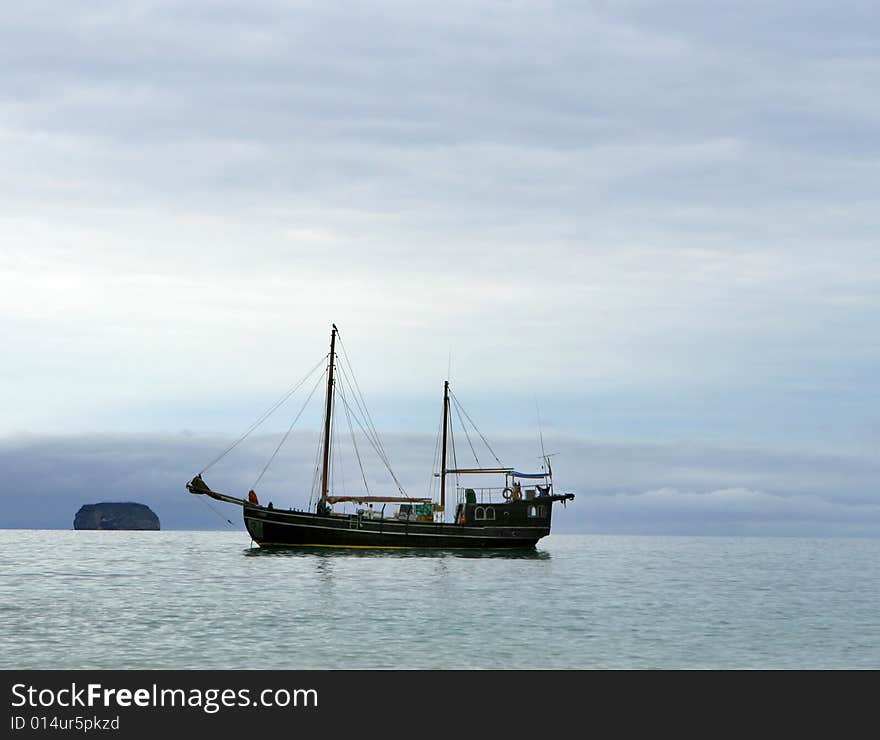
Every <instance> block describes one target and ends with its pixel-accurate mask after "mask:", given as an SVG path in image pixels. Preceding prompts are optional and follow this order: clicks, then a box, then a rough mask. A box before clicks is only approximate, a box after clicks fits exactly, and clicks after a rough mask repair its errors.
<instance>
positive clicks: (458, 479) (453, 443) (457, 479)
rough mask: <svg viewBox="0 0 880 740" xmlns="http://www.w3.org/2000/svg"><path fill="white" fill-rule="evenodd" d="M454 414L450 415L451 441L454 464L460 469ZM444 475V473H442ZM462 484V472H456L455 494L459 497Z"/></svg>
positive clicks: (454, 466) (456, 468)
mask: <svg viewBox="0 0 880 740" xmlns="http://www.w3.org/2000/svg"><path fill="white" fill-rule="evenodd" d="M453 426H454V425H453V423H452V414H450V415H449V441H450V443H451V445H452V465H453V469H454V470H458V456H457V455H456V454H455V432H454V431H453ZM441 475H442V473H441ZM460 486H461V474H460V473H456V474H455V494H456V499H457V498H458V489H459V488H460Z"/></svg>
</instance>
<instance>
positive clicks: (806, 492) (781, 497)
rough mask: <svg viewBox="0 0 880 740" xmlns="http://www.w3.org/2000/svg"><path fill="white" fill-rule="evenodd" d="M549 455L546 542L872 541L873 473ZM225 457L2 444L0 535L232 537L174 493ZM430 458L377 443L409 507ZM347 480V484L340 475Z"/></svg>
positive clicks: (278, 492)
mask: <svg viewBox="0 0 880 740" xmlns="http://www.w3.org/2000/svg"><path fill="white" fill-rule="evenodd" d="M315 441H316V434H309V433H305V432H302V433H299V434H295V435H293V437H292V438H291V440H290V441H289V443H288V444H287V445H286V446H285V447H284V448H283V449H282V453H281V454H280V456H279V458H278V459H277V462H276V463H275V464H273V466H272V467H271V468H270V472H269V473H268V474H267V476H266V478H265V479H264V480H263V481H262V482H261V484H260V486H258V492H259V494H260V497H261V500H262V501H263V502H264V503H266V502H267V501H269V500H272V501H273V503H274V504H275V505H276V506H279V507H284V508H286V507H294V508H304V507H305V506H306V505H307V503H308V498H309V489H310V483H311V481H312V474H313V466H314V461H315V456H314V450H315V447H314V445H315ZM555 441H556V445H555V447H554V449H555V450H557V451H558V452H559V455H558V456H557V457H556V458H554V459H555V460H556V463H555V470H554V472H555V475H556V481H557V485H558V486H559V487H560V488H561V489H563V490H566V491H573V492H575V493H576V494H577V499H576V500H575V502H574V503H572V504H570V505H569V506H568V507H567V508H566V509H565V510H562V509H560V511H559V516H558V518H557V520H556V524H555V525H554V531H559V532H595V533H640V534H717V535H781V536H790V535H791V536H794V535H798V536H866V537H877V536H880V503H878V501H877V498H876V494H875V490H876V485H875V484H876V480H877V479H878V475H880V462H878V461H877V460H876V459H871V458H867V457H855V456H843V455H829V454H823V453H813V454H806V453H803V452H783V451H770V450H754V449H751V450H750V449H736V448H723V447H712V446H706V445H696V444H684V443H680V444H675V445H673V444H665V445H663V444H635V443H616V444H609V443H600V442H593V441H584V440H577V439H561V438H557V439H556V440H555ZM226 443H227V440H220V439H217V438H212V439H205V438H199V437H192V436H187V435H173V436H158V435H131V436H111V435H101V436H79V437H75V438H65V437H46V438H33V437H31V438H21V439H6V440H4V441H3V442H2V443H0V470H3V474H4V480H3V486H2V491H0V497H2V499H0V502H2V511H3V515H2V519H0V525H2V526H3V527H5V528H45V527H48V528H64V529H69V528H71V527H72V521H73V515H74V514H75V512H76V510H77V509H78V508H79V506H80V505H81V504H82V503H87V502H94V501H120V500H134V501H138V502H141V503H145V504H147V505H149V506H150V507H151V508H152V509H153V510H154V511H155V512H156V513H157V514H158V516H159V517H160V519H161V521H162V524H163V527H165V528H170V529H213V528H219V527H226V526H228V525H227V524H226V523H225V519H227V518H228V519H230V520H232V522H233V524H234V525H235V526H236V527H241V514H240V511H239V510H238V509H237V508H236V507H232V506H224V505H219V504H212V505H213V507H214V510H211V509H210V508H209V507H207V506H205V505H204V503H203V502H204V499H202V498H200V497H196V496H193V495H191V494H189V493H187V492H186V491H185V490H184V484H185V483H186V481H188V480H189V479H190V478H191V477H192V476H193V475H194V474H195V472H197V471H198V469H199V468H200V467H201V466H202V465H205V464H207V462H208V461H209V460H211V459H212V458H213V457H214V456H215V455H216V453H217V452H218V451H219V450H222V449H223V448H224V447H225V445H226ZM276 443H277V439H276V438H275V437H269V436H266V437H260V438H257V439H253V440H249V441H248V442H246V443H245V445H243V446H242V447H240V448H238V449H236V450H235V451H234V452H233V453H231V454H230V455H229V456H228V458H224V460H223V462H222V463H220V464H218V465H217V466H216V467H215V468H212V469H211V470H209V471H208V472H207V473H206V474H205V479H206V480H207V481H208V482H209V483H210V484H211V485H212V487H214V488H216V489H217V490H221V491H225V492H229V493H233V494H237V495H244V494H245V493H246V491H247V490H248V489H249V488H250V486H251V485H253V481H254V480H255V478H256V476H257V474H258V473H259V471H260V469H261V468H262V466H263V464H264V463H265V461H266V459H267V458H268V456H269V455H270V454H271V451H272V450H273V449H274V447H275V444H276ZM433 444H434V440H433V438H428V437H427V436H417V435H391V436H390V437H388V438H387V439H386V440H385V446H386V448H387V449H388V452H389V454H390V456H391V459H392V463H393V464H394V468H395V471H396V472H397V474H398V476H399V478H400V479H401V482H402V483H403V485H404V487H405V489H406V490H407V491H408V492H409V493H410V494H411V495H423V494H424V492H425V491H428V490H429V488H428V486H429V484H430V480H431V473H430V471H431V455H432V449H433ZM534 446H535V443H534V441H531V440H528V441H527V440H522V439H514V438H508V439H504V440H501V441H500V444H499V445H497V449H498V452H499V454H500V455H501V456H502V459H503V460H505V461H512V460H513V459H516V460H519V461H527V460H530V459H533V458H534V452H535V449H534ZM337 475H338V473H337ZM368 476H369V478H368V480H369V482H370V485H371V488H372V490H373V491H377V490H378V491H381V490H383V486H385V487H388V486H389V484H390V481H388V480H386V478H387V476H381V475H376V476H374V475H371V474H370V473H369V466H368ZM348 480H349V483H350V484H351V485H358V484H359V478H358V473H357V470H356V468H355V467H354V466H353V463H352V467H351V469H350V470H349V479H348ZM359 490H360V489H359ZM388 492H391V489H390V487H389V488H388ZM218 513H219V515H218Z"/></svg>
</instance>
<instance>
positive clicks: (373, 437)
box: [340, 371, 391, 470]
mask: <svg viewBox="0 0 880 740" xmlns="http://www.w3.org/2000/svg"><path fill="white" fill-rule="evenodd" d="M340 377H341V378H342V380H343V382H344V383H346V384H347V385H348V389H349V391H350V392H351V394H352V397H353V398H354V401H355V403H357V395H356V394H355V390H354V387H353V386H352V384H351V380H350V377H349V373H347V372H345V371H343V372H342V373H341V374H340ZM348 408H349V409H350V410H351V413H352V415H353V416H354V418H355V420H356V421H357V422H358V426H360V427H361V431H363V433H364V436H365V437H366V438H367V441H368V442H369V443H370V444H371V445H372V447H373V449H374V450H375V451H376V454H377V455H378V456H379V459H380V460H381V461H382V462H383V463H384V464H385V467H386V468H388V469H389V470H391V460H390V459H389V458H388V453H387V452H385V448H384V447H383V446H382V440H381V439H380V438H379V433H378V432H377V431H376V429H375V427H373V428H372V429H370V428H369V423H368V422H367V420H366V419H364V417H363V416H361V417H358V414H357V412H356V411H355V409H353V408H352V407H351V405H349V407H348ZM358 409H361V407H360V405H358ZM361 419H363V424H362V423H361ZM364 425H367V428H366V429H365V428H364Z"/></svg>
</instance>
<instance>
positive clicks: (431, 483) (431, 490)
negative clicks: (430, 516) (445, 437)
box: [428, 419, 443, 498]
mask: <svg viewBox="0 0 880 740" xmlns="http://www.w3.org/2000/svg"><path fill="white" fill-rule="evenodd" d="M442 434H443V419H440V421H439V423H438V424H437V435H436V436H435V437H434V457H432V458H431V467H432V468H433V469H432V470H431V478H430V480H429V481H428V492H429V493H430V494H431V498H434V488H435V485H436V481H437V479H436V476H435V475H434V474H435V473H438V472H439V471H438V468H439V467H440V466H439V465H438V463H439V462H440V436H441V435H442Z"/></svg>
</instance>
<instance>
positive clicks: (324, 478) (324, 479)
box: [321, 324, 337, 504]
mask: <svg viewBox="0 0 880 740" xmlns="http://www.w3.org/2000/svg"><path fill="white" fill-rule="evenodd" d="M331 326H332V327H333V330H332V331H331V332H330V369H329V370H328V372H327V408H326V409H325V411H324V414H325V416H324V468H323V472H322V473H321V503H322V504H326V503H327V486H328V484H329V477H330V476H329V473H330V419H331V418H332V414H333V363H334V360H335V359H336V331H337V330H336V324H331Z"/></svg>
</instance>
